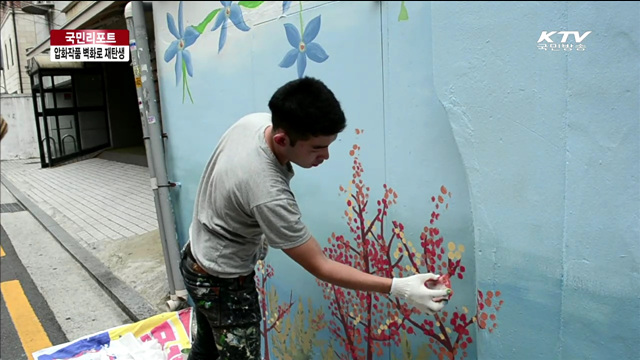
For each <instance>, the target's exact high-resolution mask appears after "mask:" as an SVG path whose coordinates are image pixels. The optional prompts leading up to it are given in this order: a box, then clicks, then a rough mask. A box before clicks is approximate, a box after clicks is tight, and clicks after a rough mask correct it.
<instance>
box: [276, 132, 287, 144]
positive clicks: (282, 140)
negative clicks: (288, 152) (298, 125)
mask: <svg viewBox="0 0 640 360" xmlns="http://www.w3.org/2000/svg"><path fill="white" fill-rule="evenodd" d="M273 142H275V143H276V144H278V145H280V146H286V145H287V144H288V143H289V137H288V136H287V135H286V134H285V133H283V132H278V133H277V134H275V135H274V136H273Z"/></svg>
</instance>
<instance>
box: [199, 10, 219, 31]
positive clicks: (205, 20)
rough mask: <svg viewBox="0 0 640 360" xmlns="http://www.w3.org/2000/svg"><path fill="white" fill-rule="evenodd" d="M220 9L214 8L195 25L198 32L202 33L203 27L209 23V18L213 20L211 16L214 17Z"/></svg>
mask: <svg viewBox="0 0 640 360" xmlns="http://www.w3.org/2000/svg"><path fill="white" fill-rule="evenodd" d="M220 10H222V9H215V10H213V11H212V12H210V13H209V15H207V17H206V18H205V19H204V20H202V22H201V23H200V24H198V26H196V27H195V29H196V30H197V31H198V32H199V33H200V34H202V33H203V32H204V29H205V28H206V27H207V25H209V23H210V22H211V20H213V18H214V17H216V15H217V14H218V13H219V12H220Z"/></svg>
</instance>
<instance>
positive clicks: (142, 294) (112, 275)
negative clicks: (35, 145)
mask: <svg viewBox="0 0 640 360" xmlns="http://www.w3.org/2000/svg"><path fill="white" fill-rule="evenodd" d="M1 175H2V194H3V196H4V195H5V194H12V195H14V196H15V197H16V198H18V201H19V202H22V203H23V205H24V206H25V207H26V208H27V210H28V211H29V212H31V213H32V214H34V216H35V217H36V219H37V220H38V222H39V223H41V224H43V225H44V226H45V228H46V229H47V230H48V231H49V232H51V233H52V234H54V237H55V238H56V239H57V240H59V241H61V242H63V245H64V246H65V248H66V249H67V250H69V251H70V252H71V253H72V254H73V256H74V257H75V258H82V259H81V262H82V264H83V266H85V267H87V268H88V270H89V271H90V272H91V273H93V274H94V275H95V276H96V277H98V281H99V282H100V283H101V284H104V286H107V287H108V288H109V290H113V292H112V295H113V296H115V297H117V298H118V299H119V301H121V302H123V303H125V306H127V307H131V311H132V312H133V313H134V314H133V315H135V317H137V318H145V317H147V316H149V315H152V314H154V313H158V312H162V311H165V310H166V300H167V295H168V293H169V285H168V281H167V275H166V264H165V259H164V253H163V248H162V242H161V239H160V233H159V229H158V220H157V217H156V209H155V202H154V197H153V191H152V189H151V185H150V183H149V169H148V168H147V167H144V166H138V165H131V164H127V163H121V162H117V161H110V160H104V159H99V158H92V159H86V160H82V161H78V162H74V163H70V164H66V165H64V166H60V167H54V168H41V167H40V163H39V161H37V160H36V159H28V160H5V161H2V172H1ZM140 298H141V299H140ZM130 315H131V314H130Z"/></svg>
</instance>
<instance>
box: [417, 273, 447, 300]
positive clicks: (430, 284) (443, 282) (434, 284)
mask: <svg viewBox="0 0 640 360" xmlns="http://www.w3.org/2000/svg"><path fill="white" fill-rule="evenodd" d="M424 286H426V287H427V288H429V289H434V290H440V289H451V280H450V276H449V274H445V275H441V276H440V277H439V278H438V279H437V280H427V281H426V282H425V283H424ZM452 296H453V289H451V294H450V295H449V296H442V297H436V298H433V301H434V302H442V301H449V300H451V297H452Z"/></svg>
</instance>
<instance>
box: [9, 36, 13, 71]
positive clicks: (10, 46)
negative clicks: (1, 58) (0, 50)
mask: <svg viewBox="0 0 640 360" xmlns="http://www.w3.org/2000/svg"><path fill="white" fill-rule="evenodd" d="M9 50H11V66H13V42H12V41H11V38H9Z"/></svg>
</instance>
